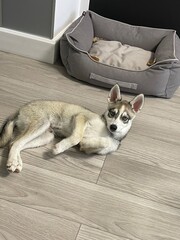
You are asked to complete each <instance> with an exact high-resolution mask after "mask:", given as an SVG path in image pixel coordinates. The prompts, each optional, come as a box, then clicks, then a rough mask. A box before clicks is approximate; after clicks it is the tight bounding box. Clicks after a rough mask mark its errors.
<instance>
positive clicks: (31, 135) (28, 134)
mask: <svg viewBox="0 0 180 240" xmlns="http://www.w3.org/2000/svg"><path fill="white" fill-rule="evenodd" d="M49 127H50V123H49V122H48V121H47V122H44V123H41V125H40V124H39V123H33V124H31V125H30V126H29V127H28V128H27V129H26V130H25V131H23V132H22V133H21V134H20V135H19V136H17V137H16V139H15V140H14V141H13V143H12V145H11V148H10V151H9V157H8V161H7V170H8V171H9V172H20V171H21V170H22V160H21V156H20V152H21V151H22V150H23V149H25V148H27V147H25V146H28V143H30V142H31V141H33V140H34V139H36V138H38V137H39V136H40V135H42V134H43V133H44V132H45V131H46V130H47V129H48V128H49Z"/></svg>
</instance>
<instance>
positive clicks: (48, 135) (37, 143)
mask: <svg viewBox="0 0 180 240" xmlns="http://www.w3.org/2000/svg"><path fill="white" fill-rule="evenodd" d="M53 139H54V133H53V132H52V131H51V130H47V131H46V132H44V133H43V134H41V135H40V136H39V137H37V138H35V139H34V140H32V141H30V142H28V143H27V144H25V146H24V147H23V149H21V151H22V150H24V149H28V148H37V147H41V146H44V145H46V144H48V143H50V142H51V141H52V140H53Z"/></svg>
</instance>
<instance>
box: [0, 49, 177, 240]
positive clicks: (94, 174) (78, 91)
mask: <svg viewBox="0 0 180 240" xmlns="http://www.w3.org/2000/svg"><path fill="white" fill-rule="evenodd" d="M107 95H108V90H106V89H101V88H96V87H93V86H90V85H87V84H84V83H82V82H80V81H77V80H75V79H72V78H71V77H69V76H68V75H67V74H66V71H65V70H64V68H63V67H62V66H59V65H56V66H55V65H48V64H45V63H41V62H37V61H34V60H30V59H26V58H22V57H19V56H15V55H11V54H7V53H3V52H0V123H2V122H3V120H4V119H5V118H6V117H7V116H8V115H9V114H11V113H13V112H14V111H15V110H16V109H18V108H19V107H20V106H21V105H22V104H24V103H26V102H28V101H30V100H33V99H59V100H63V101H67V102H71V103H77V104H81V105H83V106H85V107H87V108H90V109H91V110H94V111H95V112H97V113H99V114H101V113H103V112H104V110H105V108H106V102H107V100H106V98H107ZM123 96H124V98H125V99H128V100H130V99H131V98H132V96H130V95H128V94H123ZM50 147H51V146H46V147H42V148H37V149H31V150H26V151H24V152H23V153H22V159H23V161H24V168H23V170H22V172H21V173H19V174H17V173H14V174H8V173H7V172H6V161H7V149H4V150H3V149H1V150H0V240H5V239H6V240H41V239H42V240H53V239H55V240H179V239H180V89H179V90H178V91H176V93H175V95H174V97H173V98H172V99H170V100H168V99H160V98H153V97H146V100H145V106H144V108H143V110H142V112H141V113H140V114H139V115H138V116H137V118H136V119H135V121H134V124H133V127H132V129H131V131H130V133H129V135H128V136H127V138H126V139H125V140H124V141H123V142H122V146H121V147H120V149H119V150H118V151H117V152H115V153H113V154H110V155H108V156H98V155H90V156H87V155H85V154H83V153H80V152H79V151H78V149H76V148H74V149H71V150H69V151H67V152H65V153H63V154H61V155H59V156H56V157H51V156H50V155H49V154H48V151H49V150H50Z"/></svg>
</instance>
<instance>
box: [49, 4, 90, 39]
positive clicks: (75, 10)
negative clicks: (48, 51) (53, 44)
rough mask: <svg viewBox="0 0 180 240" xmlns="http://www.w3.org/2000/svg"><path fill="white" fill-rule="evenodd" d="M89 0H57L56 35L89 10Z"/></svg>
mask: <svg viewBox="0 0 180 240" xmlns="http://www.w3.org/2000/svg"><path fill="white" fill-rule="evenodd" d="M88 8H89V0H63V1H62V0H56V5H55V19H54V36H56V35H57V34H58V33H59V32H60V31H62V30H63V29H64V28H66V27H67V25H69V24H70V23H72V22H73V21H74V20H75V19H76V18H78V17H79V16H80V15H81V14H82V12H83V11H84V10H88Z"/></svg>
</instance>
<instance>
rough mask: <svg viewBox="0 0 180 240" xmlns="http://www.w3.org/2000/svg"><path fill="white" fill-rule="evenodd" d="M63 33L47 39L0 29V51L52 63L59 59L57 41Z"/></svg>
mask: <svg viewBox="0 0 180 240" xmlns="http://www.w3.org/2000/svg"><path fill="white" fill-rule="evenodd" d="M64 31H65V29H64V30H63V31H61V32H60V33H59V34H58V35H57V36H56V37H55V38H53V39H47V38H42V37H38V36H35V35H31V34H26V33H23V32H18V31H14V30H10V29H7V28H1V27H0V51H4V52H9V53H13V54H17V55H21V56H24V57H28V58H32V59H35V60H38V61H42V62H47V63H54V62H55V61H56V60H57V58H58V57H59V39H60V37H61V36H62V34H63V32H64Z"/></svg>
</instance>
